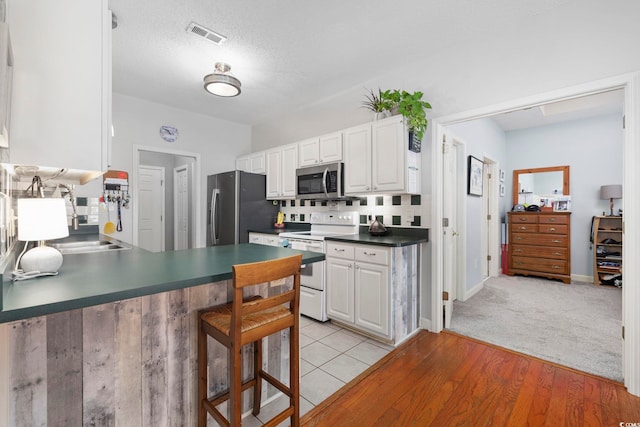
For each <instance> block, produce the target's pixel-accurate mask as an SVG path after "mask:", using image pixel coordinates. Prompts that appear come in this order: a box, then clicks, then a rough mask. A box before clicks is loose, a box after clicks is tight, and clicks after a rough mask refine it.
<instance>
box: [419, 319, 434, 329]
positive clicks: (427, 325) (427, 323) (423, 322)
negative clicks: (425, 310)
mask: <svg viewBox="0 0 640 427" xmlns="http://www.w3.org/2000/svg"><path fill="white" fill-rule="evenodd" d="M420 328H422V329H426V330H427V331H429V332H433V329H432V328H431V319H427V318H426V317H421V318H420Z"/></svg>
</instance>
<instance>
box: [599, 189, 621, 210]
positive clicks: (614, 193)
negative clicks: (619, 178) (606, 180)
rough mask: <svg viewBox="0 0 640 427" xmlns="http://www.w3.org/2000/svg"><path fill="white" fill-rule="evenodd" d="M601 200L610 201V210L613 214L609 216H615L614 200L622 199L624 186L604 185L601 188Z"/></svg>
mask: <svg viewBox="0 0 640 427" xmlns="http://www.w3.org/2000/svg"><path fill="white" fill-rule="evenodd" d="M600 198H601V199H602V200H607V199H608V200H609V209H610V210H611V213H610V214H609V216H613V199H622V185H619V184H616V185H603V186H601V187H600Z"/></svg>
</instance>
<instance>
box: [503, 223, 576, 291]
mask: <svg viewBox="0 0 640 427" xmlns="http://www.w3.org/2000/svg"><path fill="white" fill-rule="evenodd" d="M508 215H509V273H508V274H509V275H511V276H513V275H514V274H523V275H531V276H541V277H547V278H550V279H559V280H562V281H563V282H564V283H571V213H570V212H509V213H508Z"/></svg>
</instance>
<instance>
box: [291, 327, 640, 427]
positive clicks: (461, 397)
mask: <svg viewBox="0 0 640 427" xmlns="http://www.w3.org/2000/svg"><path fill="white" fill-rule="evenodd" d="M621 422H623V423H640V397H635V396H632V395H630V394H629V393H627V391H626V389H625V388H624V386H623V385H622V384H620V383H617V382H614V381H611V380H608V379H604V378H599V377H595V376H593V375H590V374H585V373H583V372H579V371H576V370H572V369H570V368H565V367H562V366H559V365H556V364H553V363H551V362H545V361H543V360H540V359H537V358H534V357H531V356H527V355H523V354H520V353H516V352H513V351H510V350H506V349H503V348H500V347H496V346H493V345H490V344H486V343H483V342H481V341H477V340H474V339H471V338H467V337H463V336H461V335H458V334H455V333H453V332H442V333H440V334H433V333H430V332H427V331H421V332H419V333H418V334H417V335H416V336H414V337H412V338H411V339H410V340H409V341H407V342H406V343H404V344H403V345H402V346H400V347H398V348H397V349H396V350H395V351H393V352H391V353H390V354H389V355H387V356H386V357H385V358H383V359H382V360H380V362H378V363H377V364H375V365H373V366H371V368H369V369H368V370H367V371H365V372H363V373H362V374H361V375H360V376H358V377H357V378H355V379H354V380H353V381H351V382H350V383H349V384H347V385H346V386H345V387H343V388H342V389H340V390H339V391H338V392H337V393H335V394H334V395H332V396H331V397H329V398H328V399H327V400H325V401H324V402H322V403H321V404H320V405H318V406H316V407H315V408H314V409H312V410H311V411H310V412H309V413H307V414H306V415H305V416H304V417H303V418H302V423H301V424H302V425H303V426H309V427H310V426H429V425H434V426H451V425H474V426H524V425H529V426H545V425H546V426H554V427H555V426H563V425H565V426H583V425H584V426H618V425H620V423H621Z"/></svg>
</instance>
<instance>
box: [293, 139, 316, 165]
mask: <svg viewBox="0 0 640 427" xmlns="http://www.w3.org/2000/svg"><path fill="white" fill-rule="evenodd" d="M298 153H299V159H300V160H299V162H298V164H299V165H300V167H301V168H303V167H305V166H313V165H317V164H318V162H319V161H320V139H319V138H310V139H305V140H304V141H300V142H299V143H298Z"/></svg>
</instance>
